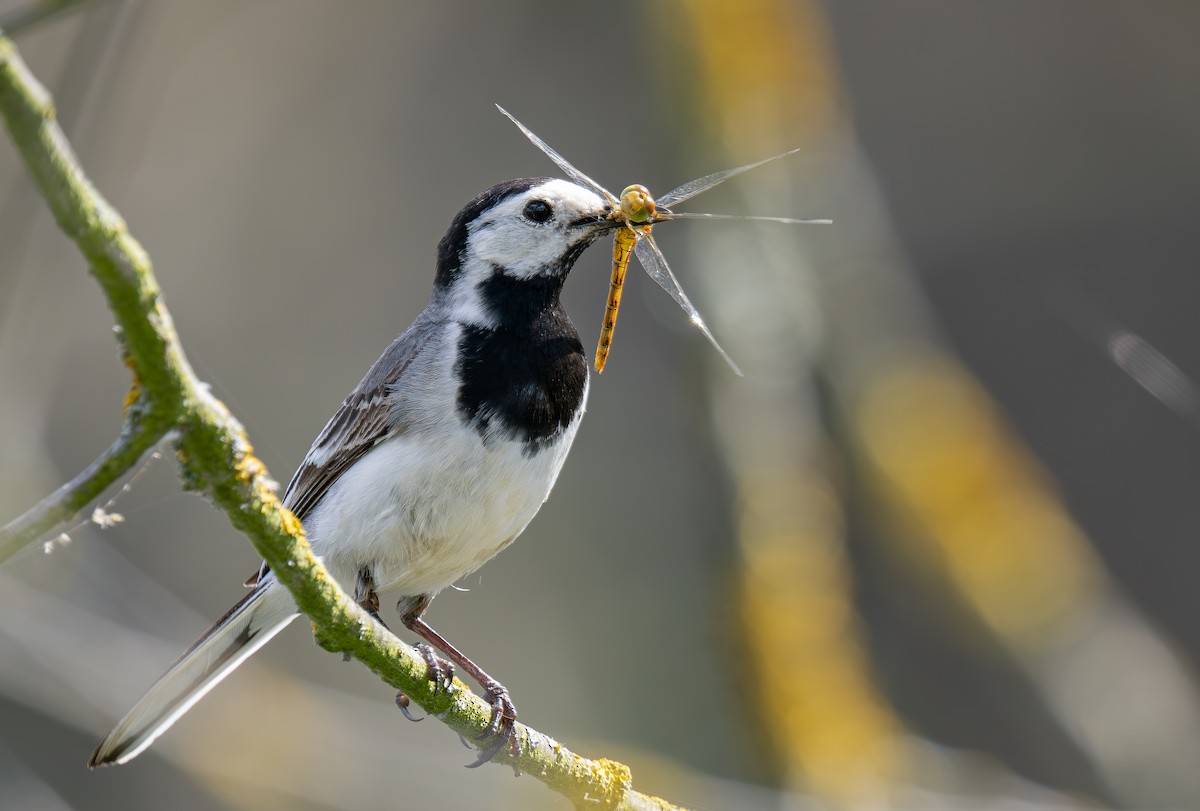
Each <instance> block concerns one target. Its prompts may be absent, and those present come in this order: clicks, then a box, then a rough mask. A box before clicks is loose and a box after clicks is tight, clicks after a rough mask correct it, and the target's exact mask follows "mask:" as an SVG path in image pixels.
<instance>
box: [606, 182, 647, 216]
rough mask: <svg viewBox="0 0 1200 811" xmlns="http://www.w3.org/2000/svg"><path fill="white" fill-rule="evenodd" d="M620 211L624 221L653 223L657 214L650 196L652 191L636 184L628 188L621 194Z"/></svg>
mask: <svg viewBox="0 0 1200 811" xmlns="http://www.w3.org/2000/svg"><path fill="white" fill-rule="evenodd" d="M620 211H621V213H620V216H621V217H622V219H625V220H627V221H628V222H631V223H637V224H642V223H649V222H653V221H654V217H655V214H656V213H657V209H656V206H655V204H654V198H653V197H652V196H651V195H650V190H649V189H647V188H646V187H645V186H641V185H636V184H635V185H633V186H626V187H625V189H624V190H623V191H622V192H621V209H620ZM614 213H615V212H614Z"/></svg>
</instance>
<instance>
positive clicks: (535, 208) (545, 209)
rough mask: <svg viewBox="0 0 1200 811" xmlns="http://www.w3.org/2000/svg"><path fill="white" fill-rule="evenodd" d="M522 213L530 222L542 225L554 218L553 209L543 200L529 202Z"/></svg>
mask: <svg viewBox="0 0 1200 811" xmlns="http://www.w3.org/2000/svg"><path fill="white" fill-rule="evenodd" d="M522 213H523V214H524V215H525V219H527V220H529V221H530V222H537V223H542V222H546V221H547V220H549V219H550V218H551V217H553V216H554V209H553V208H552V207H551V205H550V204H549V203H547V202H546V201H545V200H530V201H529V202H528V203H526V204H525V210H524V211H523V212H522Z"/></svg>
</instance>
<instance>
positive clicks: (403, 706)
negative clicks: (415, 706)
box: [396, 690, 425, 721]
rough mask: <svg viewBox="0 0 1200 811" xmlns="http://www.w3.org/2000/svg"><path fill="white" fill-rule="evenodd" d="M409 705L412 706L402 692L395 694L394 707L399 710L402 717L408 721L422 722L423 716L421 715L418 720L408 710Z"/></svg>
mask: <svg viewBox="0 0 1200 811" xmlns="http://www.w3.org/2000/svg"><path fill="white" fill-rule="evenodd" d="M410 704H412V702H411V701H410V700H409V698H408V696H406V695H405V694H404V691H403V690H401V691H400V692H399V693H396V706H397V707H398V708H399V709H400V712H402V713H404V717H405V718H407V719H408V720H410V721H424V720H425V716H423V715H422V716H421V717H420V718H418V717H417V716H415V715H413V714H412V710H410V709H409V705H410Z"/></svg>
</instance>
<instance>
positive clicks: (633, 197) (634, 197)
mask: <svg viewBox="0 0 1200 811" xmlns="http://www.w3.org/2000/svg"><path fill="white" fill-rule="evenodd" d="M656 213H657V206H656V205H655V203H654V198H653V197H651V196H650V191H649V190H648V189H647V188H646V187H645V186H629V187H627V188H626V189H625V190H624V191H623V192H621V205H620V207H618V208H615V209H613V212H612V214H610V215H609V218H610V219H614V220H620V221H621V222H622V223H623V227H622V228H620V229H619V230H618V231H617V232H616V233H615V234H613V251H612V257H613V258H612V279H611V280H610V281H609V284H608V303H607V305H606V306H605V308H604V321H603V322H602V323H601V325H600V340H599V341H597V342H596V359H595V365H596V373H597V374H599V373H600V372H603V371H604V365H605V364H606V363H607V362H608V350H609V348H610V347H612V339H613V331H614V330H616V328H617V311H618V310H619V309H620V307H621V290H622V289H623V288H624V287H625V273H626V271H628V270H629V260H630V259H632V258H633V249H634V248H635V247H636V246H637V243H638V240H639V239H640V238H641V236H640V235H649V233H650V225H651V224H652V223H653V221H654V217H655V215H656Z"/></svg>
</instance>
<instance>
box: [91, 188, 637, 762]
mask: <svg viewBox="0 0 1200 811" xmlns="http://www.w3.org/2000/svg"><path fill="white" fill-rule="evenodd" d="M610 211H611V208H610V205H609V204H608V203H607V202H606V201H605V200H603V199H602V198H601V197H599V196H598V195H597V194H595V193H593V192H592V191H590V190H589V189H586V188H583V187H582V186H579V185H576V184H574V183H571V182H568V181H565V180H554V179H550V178H523V179H519V180H511V181H508V182H506V183H501V184H499V185H496V186H493V187H492V188H490V189H488V190H487V191H485V192H483V193H482V194H480V195H479V196H477V197H476V198H475V199H473V200H472V201H471V202H470V203H468V204H467V205H466V207H465V208H463V210H462V211H460V212H459V213H458V215H457V216H456V217H455V218H454V221H453V223H452V224H451V225H450V229H449V230H448V231H447V232H446V235H445V236H444V237H443V238H442V241H441V243H440V244H439V245H438V256H437V275H436V277H435V279H434V284H433V293H432V296H431V297H430V300H429V303H428V305H426V307H425V309H424V311H422V312H421V314H420V315H419V316H418V317H417V319H416V321H414V322H413V324H412V325H411V326H410V327H409V328H408V329H406V330H405V331H404V333H403V334H401V335H400V337H398V338H397V339H396V340H395V341H393V342H392V344H391V346H389V347H388V348H387V349H386V350H385V351H384V353H383V355H382V356H381V357H380V358H379V360H377V361H375V364H374V365H373V366H372V367H371V368H370V370H368V371H367V374H366V376H364V377H363V379H362V381H361V382H360V383H359V384H358V386H357V387H355V389H354V390H353V391H352V392H350V394H349V396H348V397H346V399H345V401H344V402H343V403H342V405H341V407H340V408H339V409H338V410H337V412H336V413H335V414H334V415H333V418H332V419H330V420H329V422H328V424H327V425H326V426H325V429H324V430H323V431H322V432H321V434H320V436H318V437H317V439H316V441H315V442H314V443H313V445H312V448H311V449H310V450H309V452H308V455H307V456H306V457H305V459H304V461H303V462H302V463H301V465H300V469H299V470H297V471H296V474H295V476H293V478H292V480H291V483H290V484H289V485H288V488H287V491H286V493H285V495H284V499H283V502H284V504H285V505H286V506H287V507H288V508H289V509H291V510H292V512H293V513H295V514H296V516H297V517H298V518H300V519H301V520H302V521H303V522H304V527H305V529H306V530H307V533H308V539H309V542H310V543H311V544H312V548H313V551H314V553H315V554H316V555H317V556H319V557H320V558H321V560H322V561H323V562H324V563H325V565H326V566H327V567H328V568H329V571H330V572H331V573H332V574H333V576H334V577H335V578H336V579H337V580H338V582H339V583H341V584H342V586H343V587H344V588H345V589H346V590H347V591H351V592H353V593H354V595H355V599H357V600H358V601H359V602H360V604H362V605H364V606H365V607H367V608H368V609H369V610H371V611H372V613H376V612H377V610H378V605H379V601H378V596H377V595H378V594H379V593H389V594H392V595H394V596H396V597H398V598H399V603H398V608H399V610H400V612H401V619H402V621H403V623H404V625H405V626H406V627H407V628H409V629H411V630H412V631H414V632H415V633H417V634H418V635H420V636H421V637H422V638H424V639H425V640H426V641H427V642H429V643H431V644H432V645H433V646H434V647H435V648H437V649H438V651H440V652H441V653H442V654H443V655H444V656H446V657H447V658H448V659H450V660H451V661H452V662H454V663H455V664H457V665H458V666H460V667H462V668H463V669H464V670H466V672H467V673H469V674H470V675H471V676H472V677H473V678H475V679H476V680H477V681H478V682H479V683H480V685H481V686H482V687H483V688H484V692H485V695H487V697H488V699H489V700H490V702H491V703H492V705H493V708H494V709H493V726H492V729H493V732H494V733H495V738H496V739H497V740H496V743H494V744H493V745H491V746H489V747H487V749H486V750H485V754H486V755H487V756H488V757H490V755H491V753H494V752H495V751H496V750H497V749H498V748H499V746H500V745H501V743H503V742H504V740H506V739H508V740H510V742H511V735H512V723H513V720H514V719H515V717H516V710H515V708H514V707H513V704H512V701H511V700H510V699H509V697H508V692H507V690H505V688H504V687H503V686H502V685H501V684H500V683H499V682H498V681H496V680H495V679H493V678H491V677H490V676H488V675H487V674H486V673H485V672H484V671H483V670H482V669H480V668H479V667H478V666H476V665H475V664H474V663H473V662H471V661H470V660H469V659H468V658H467V657H465V656H463V655H462V654H461V653H459V652H458V651H457V650H456V649H455V648H454V647H453V646H451V645H450V644H449V643H447V642H446V641H445V640H444V639H443V638H442V637H441V636H440V635H438V634H437V632H436V631H434V630H433V629H432V628H431V627H429V625H427V624H426V623H425V621H424V620H423V619H422V617H421V615H422V613H423V612H424V611H425V609H426V608H427V607H428V606H429V603H430V601H431V600H432V599H433V597H434V595H436V594H437V593H438V592H439V591H441V590H442V589H444V588H446V587H447V586H449V585H451V584H452V583H454V582H455V581H456V580H458V579H460V578H462V577H463V576H465V575H467V574H468V573H470V572H472V571H474V570H475V569H478V568H479V567H480V566H482V565H483V564H484V563H486V562H487V561H488V560H489V559H491V558H492V556H494V555H495V554H496V553H497V552H499V551H500V550H501V549H504V548H505V547H506V546H508V545H509V544H510V543H512V542H513V540H514V539H515V538H516V537H517V536H518V535H520V534H521V532H522V530H524V529H525V527H526V526H527V525H528V524H529V522H530V521H531V520H532V519H533V517H534V515H535V514H536V513H537V511H538V509H539V508H540V507H541V506H542V504H543V502H545V500H546V498H547V497H548V496H549V494H550V489H551V487H553V486H554V481H555V479H556V478H557V477H558V473H559V470H560V469H561V468H562V465H563V461H564V460H565V459H566V456H567V451H568V450H570V447H571V442H572V441H573V440H574V438H575V432H576V430H577V429H578V428H579V421H580V419H581V418H582V417H583V412H584V406H585V404H586V402H587V393H588V363H587V360H586V358H585V356H584V351H583V345H582V344H581V343H580V340H579V333H578V332H577V331H576V330H575V327H574V325H572V323H571V321H570V319H569V318H568V317H567V314H566V312H564V310H563V307H562V304H561V303H560V301H559V294H560V292H561V290H562V287H563V282H564V281H565V280H566V277H567V274H568V273H569V272H570V271H571V268H572V266H573V265H574V264H575V260H576V259H578V257H579V255H580V254H581V253H582V252H583V251H584V249H585V248H587V247H588V246H589V245H591V244H592V243H593V242H594V241H595V240H596V239H598V238H599V237H601V236H603V235H605V234H607V233H610V232H611V231H612V229H613V228H615V227H618V223H615V222H614V221H612V220H611V219H609V218H608V214H609V213H610ZM247 584H248V585H253V587H254V590H253V591H252V592H251V593H250V594H249V595H247V596H246V598H245V599H243V600H242V601H241V602H239V603H238V604H237V605H235V606H234V607H233V608H231V609H230V610H229V612H228V613H226V614H225V616H224V617H222V618H221V619H219V620H218V621H217V622H216V624H214V625H213V626H212V628H210V629H209V630H208V631H206V632H205V633H204V635H203V636H201V637H200V639H199V640H198V641H197V642H196V643H195V644H194V645H192V647H191V648H190V649H189V650H188V651H187V652H186V653H184V654H183V656H182V657H181V658H180V659H179V661H177V662H176V663H175V664H174V665H173V666H172V667H171V668H170V670H168V671H167V672H166V674H164V675H163V676H162V677H161V678H160V679H159V681H158V682H157V683H156V684H155V685H154V686H153V687H151V688H150V690H149V692H147V693H146V695H145V696H143V697H142V699H141V700H140V701H138V703H137V704H136V705H135V706H134V707H133V709H131V710H130V711H129V712H128V713H127V714H126V716H125V717H124V718H123V719H121V721H120V723H118V724H117V726H116V728H115V729H113V731H112V732H111V733H109V735H108V737H107V738H105V739H104V742H103V743H101V744H100V746H99V747H98V748H97V749H96V751H95V753H94V754H93V755H92V758H91V761H90V763H89V765H90V766H93V767H95V766H100V765H106V764H113V763H125V762H127V761H129V760H131V759H132V758H134V757H136V756H137V755H138V754H140V753H141V752H142V751H144V750H145V749H146V747H148V746H149V745H150V744H151V743H153V742H154V740H155V739H156V738H157V737H158V736H159V735H161V734H162V733H163V732H165V731H166V730H167V729H168V728H169V727H170V726H171V725H172V724H174V723H175V722H176V721H177V720H178V719H179V718H180V717H181V716H182V715H183V714H184V713H186V712H187V711H188V710H189V709H191V707H192V706H193V705H194V704H195V703H196V702H197V701H199V700H200V699H201V698H203V697H204V695H205V694H207V693H208V691H209V690H211V689H212V688H213V687H214V686H216V684H217V683H218V682H220V681H221V680H222V679H224V678H225V677H226V676H227V675H229V673H230V672H232V671H233V670H234V669H235V668H236V667H238V665H240V664H241V663H242V662H244V661H245V660H246V658H247V657H249V656H250V655H251V654H253V653H254V652H255V651H257V650H258V649H259V648H260V647H262V645H264V644H265V643H266V642H267V641H268V640H270V639H271V638H272V637H273V636H274V635H275V634H277V633H279V631H280V630H282V629H283V627H284V626H286V625H287V624H288V623H289V622H291V621H292V620H293V619H295V618H296V617H297V616H298V613H297V609H296V605H295V603H294V602H293V601H292V598H291V595H290V594H289V593H288V591H287V590H286V589H285V588H284V587H283V586H281V585H280V584H279V583H278V582H277V581H276V579H275V577H274V575H273V574H272V573H271V572H270V571H269V570H267V568H266V567H265V565H264V567H263V568H262V569H261V570H260V572H259V574H258V575H256V576H255V577H253V578H251V580H250V581H248V583H247ZM426 656H427V658H428V659H429V660H430V666H431V669H434V668H437V667H438V666H439V662H438V660H437V658H436V656H435V655H434V654H433V653H432V651H429V650H428V649H426ZM442 664H444V663H442ZM488 750H490V751H488Z"/></svg>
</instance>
